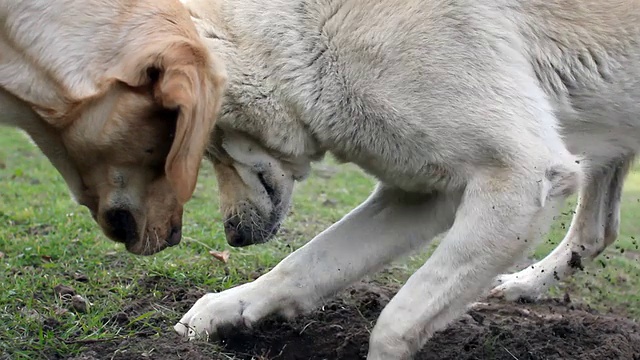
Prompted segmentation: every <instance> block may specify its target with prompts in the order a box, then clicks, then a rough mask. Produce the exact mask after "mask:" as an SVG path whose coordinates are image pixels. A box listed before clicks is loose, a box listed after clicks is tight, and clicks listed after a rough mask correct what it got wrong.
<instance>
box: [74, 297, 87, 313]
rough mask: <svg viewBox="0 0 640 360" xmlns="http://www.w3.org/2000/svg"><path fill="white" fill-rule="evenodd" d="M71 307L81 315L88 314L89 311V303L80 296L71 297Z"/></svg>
mask: <svg viewBox="0 0 640 360" xmlns="http://www.w3.org/2000/svg"><path fill="white" fill-rule="evenodd" d="M71 307H73V309H74V310H75V311H77V312H79V313H86V312H87V310H88V309H89V302H88V301H87V300H85V298H83V297H82V296H80V295H73V296H72V297H71Z"/></svg>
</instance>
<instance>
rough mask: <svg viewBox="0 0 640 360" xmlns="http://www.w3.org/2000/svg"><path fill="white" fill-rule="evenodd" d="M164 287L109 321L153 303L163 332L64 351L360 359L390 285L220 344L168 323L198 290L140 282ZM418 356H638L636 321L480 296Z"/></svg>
mask: <svg viewBox="0 0 640 360" xmlns="http://www.w3.org/2000/svg"><path fill="white" fill-rule="evenodd" d="M142 285H143V286H149V287H153V288H156V289H159V288H164V287H165V286H166V287H167V288H166V289H164V291H165V293H166V296H165V297H163V298H162V299H161V300H160V301H158V299H157V298H156V299H155V300H154V301H155V303H154V302H153V301H151V300H150V299H145V298H143V299H138V300H137V301H132V303H131V305H130V306H129V307H128V308H125V309H123V311H122V312H121V313H118V314H114V316H113V317H112V318H110V319H109V321H117V322H121V323H123V324H125V323H127V322H128V320H129V319H130V318H131V317H133V316H135V315H136V314H137V313H140V312H142V311H147V310H148V309H151V308H154V307H155V308H157V307H165V308H171V309H172V310H173V315H172V316H170V317H169V316H165V317H163V316H159V317H158V318H157V319H155V321H154V322H155V323H156V325H157V326H158V327H161V328H162V329H163V331H164V333H162V334H161V335H160V336H158V335H157V333H156V334H154V333H153V332H145V331H140V332H139V335H138V336H136V337H134V338H128V339H118V340H110V341H98V342H89V343H84V344H83V346H84V347H85V351H84V352H83V353H82V355H81V356H76V357H73V358H70V357H67V359H74V360H95V359H115V360H118V359H119V360H130V359H227V360H228V359H247V360H248V359H257V360H270V359H283V360H298V359H300V360H302V359H304V360H316V359H317V360H320V359H328V360H333V359H345V360H349V359H354V360H356V359H365V357H366V353H367V347H368V338H369V331H371V329H372V328H373V325H374V324H375V319H376V317H377V316H378V315H379V314H380V311H381V310H382V308H383V307H384V306H385V305H386V304H387V303H388V301H389V299H390V298H391V297H392V296H393V294H394V292H395V289H393V288H389V287H384V286H378V285H375V284H371V283H363V284H359V285H357V286H355V287H353V288H351V289H349V290H347V291H345V292H344V293H343V294H342V295H341V296H340V297H338V298H337V299H335V300H334V301H331V302H329V303H328V304H326V305H325V306H323V307H321V308H320V309H318V310H317V311H315V312H314V313H312V314H309V315H308V316H305V317H300V318H298V319H296V320H294V321H291V322H286V321H280V320H278V319H269V320H267V321H265V322H264V323H263V324H262V325H261V326H259V327H258V328H257V329H256V330H255V331H253V332H251V333H241V334H236V335H233V336H232V337H229V338H227V339H225V340H224V341H223V343H222V344H223V345H222V346H219V345H218V344H214V343H202V342H187V341H185V340H184V339H182V338H180V337H178V336H177V335H175V334H174V333H173V332H172V331H170V328H171V326H172V325H173V323H174V322H175V321H176V319H175V318H173V317H175V312H176V311H177V312H178V313H179V314H182V313H183V312H184V311H186V310H188V308H189V307H190V306H191V305H192V304H193V302H194V301H195V300H196V299H198V298H199V296H201V295H202V293H201V292H193V291H190V290H188V289H185V288H171V286H175V285H176V284H175V283H173V284H171V281H170V280H167V279H162V278H151V279H150V281H147V282H145V283H144V284H142ZM416 359H420V360H426V359H455V360H466V359H468V360H471V359H496V360H502V359H505V360H514V359H519V360H534V359H630V360H640V326H639V325H638V324H637V323H635V322H634V321H632V320H630V319H626V318H623V317H619V316H616V315H613V314H598V313H596V312H595V311H594V310H592V309H590V308H588V307H585V306H581V305H577V304H572V303H571V301H570V300H569V298H568V296H566V297H565V298H564V299H562V300H546V301H543V302H538V303H535V304H511V303H503V302H498V301H490V302H487V303H482V304H481V305H480V306H478V307H476V308H474V309H473V310H471V311H469V312H468V314H467V315H465V316H464V317H463V318H461V319H459V320H458V321H456V322H454V323H453V324H452V325H451V326H450V327H449V328H448V329H446V330H444V331H441V332H439V333H437V334H436V336H434V337H433V338H432V339H431V340H430V341H429V342H428V343H427V344H426V346H425V347H424V349H423V350H422V351H421V352H420V354H419V355H418V356H417V357H416Z"/></svg>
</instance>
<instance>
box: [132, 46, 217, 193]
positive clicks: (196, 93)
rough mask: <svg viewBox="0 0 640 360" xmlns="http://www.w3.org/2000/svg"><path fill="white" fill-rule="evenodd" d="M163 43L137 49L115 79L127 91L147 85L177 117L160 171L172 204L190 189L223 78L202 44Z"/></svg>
mask: <svg viewBox="0 0 640 360" xmlns="http://www.w3.org/2000/svg"><path fill="white" fill-rule="evenodd" d="M169 40H170V39H165V41H160V44H158V43H156V44H154V45H152V47H151V48H147V49H140V50H139V51H138V52H137V54H138V55H137V56H135V58H134V59H129V60H133V61H127V65H126V67H125V69H127V70H128V74H127V75H125V77H123V78H121V79H120V80H121V81H123V82H125V83H127V84H128V85H129V86H132V87H140V86H146V85H150V86H151V90H152V96H153V97H154V100H155V101H156V102H157V104H158V105H160V106H161V107H163V108H165V109H169V110H176V111H177V112H178V119H177V123H176V131H175V137H174V139H173V144H172V145H171V150H170V151H169V155H168V157H167V161H166V165H165V172H166V175H167V178H168V180H169V182H170V183H171V185H172V187H173V188H174V190H175V192H176V194H177V198H178V201H179V202H180V203H181V204H184V203H186V202H187V201H189V199H190V198H191V196H192V195H193V192H194V190H195V187H196V182H197V178H198V171H199V169H200V162H201V160H202V157H203V155H204V151H205V148H206V146H207V144H208V141H209V136H210V133H211V131H212V130H213V127H214V124H215V119H216V117H217V113H218V110H219V109H220V103H221V101H222V96H223V92H224V87H225V86H226V74H225V71H224V67H223V66H222V63H221V62H220V61H217V60H216V59H214V58H212V55H210V54H209V53H208V50H207V49H206V48H205V47H204V45H201V44H199V43H193V42H190V41H187V40H185V39H182V40H178V41H169ZM163 43H164V44H163Z"/></svg>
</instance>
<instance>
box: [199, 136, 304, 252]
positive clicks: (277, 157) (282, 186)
mask: <svg viewBox="0 0 640 360" xmlns="http://www.w3.org/2000/svg"><path fill="white" fill-rule="evenodd" d="M209 157H210V158H211V161H212V162H213V166H214V169H215V174H216V178H217V181H218V188H219V192H220V206H221V211H222V213H223V216H224V230H225V234H226V237H227V242H228V243H229V245H231V246H234V247H240V246H248V245H252V244H259V243H263V242H266V241H268V240H270V239H271V238H272V237H273V236H274V235H275V234H276V233H277V231H278V229H279V228H280V225H281V223H282V221H283V220H284V219H285V217H286V215H287V212H288V210H289V207H290V204H291V200H292V193H293V187H294V183H295V181H300V180H303V179H304V178H305V177H307V175H308V174H309V170H310V162H309V161H306V160H300V159H297V160H293V159H287V158H286V157H285V156H283V155H281V154H276V153H274V152H273V151H269V150H266V149H265V148H264V147H262V146H260V145H259V144H258V143H257V142H256V141H253V140H251V139H250V138H249V137H248V136H246V135H244V134H240V133H237V132H233V131H228V130H225V131H224V132H223V131H222V130H220V129H216V131H215V132H214V138H213V140H212V142H211V144H210V148H209Z"/></svg>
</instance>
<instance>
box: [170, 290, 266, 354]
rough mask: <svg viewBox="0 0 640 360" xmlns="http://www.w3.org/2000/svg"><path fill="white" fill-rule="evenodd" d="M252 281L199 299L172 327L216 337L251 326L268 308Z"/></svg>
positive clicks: (194, 335)
mask: <svg viewBox="0 0 640 360" xmlns="http://www.w3.org/2000/svg"><path fill="white" fill-rule="evenodd" d="M255 295H256V294H255V292H254V291H253V287H252V284H251V283H248V284H244V285H240V286H238V287H235V288H232V289H229V290H226V291H223V292H220V293H209V294H206V295H204V296H203V297H201V298H200V299H198V301H196V303H195V304H194V305H193V306H192V307H191V309H190V310H189V311H188V312H187V313H186V314H185V315H184V316H183V317H182V319H180V321H179V322H178V323H177V324H176V325H175V326H174V327H173V328H174V330H175V331H176V332H177V333H178V334H180V335H182V336H185V337H188V338H189V339H191V340H193V339H206V340H207V341H208V340H210V339H217V338H218V337H219V336H220V335H223V334H224V333H225V332H228V331H230V330H236V329H250V328H251V326H252V325H253V324H254V323H255V322H256V321H258V320H259V318H260V313H261V312H264V311H265V310H268V309H264V307H263V306H261V300H260V298H259V297H256V296H255Z"/></svg>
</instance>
